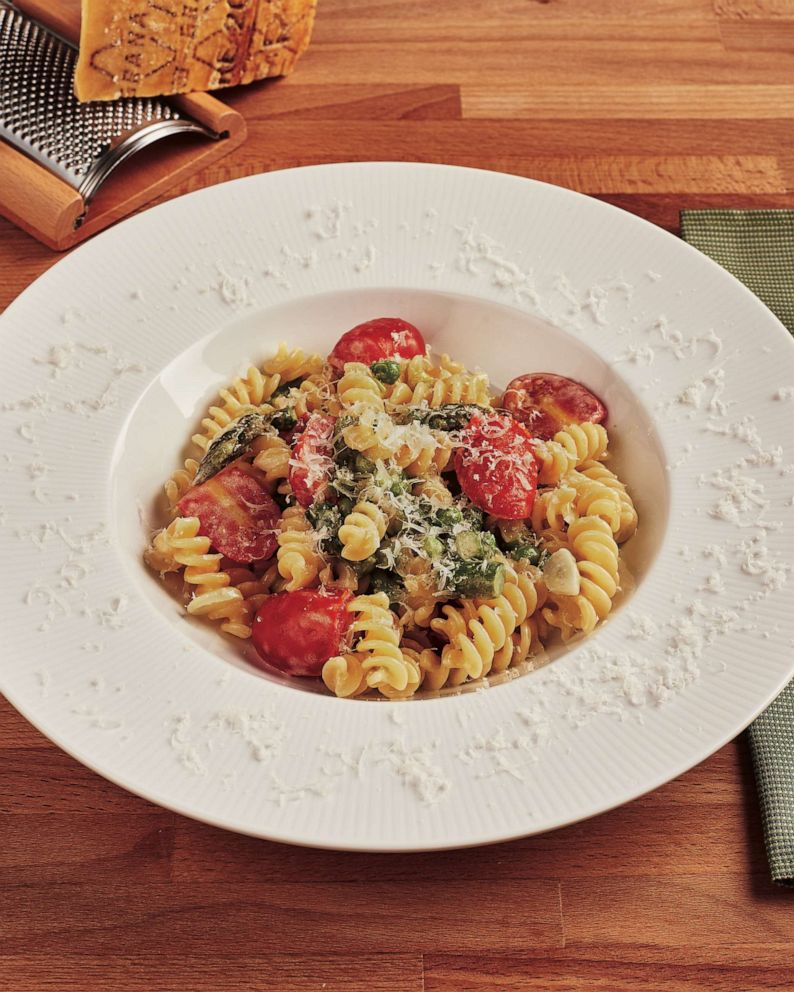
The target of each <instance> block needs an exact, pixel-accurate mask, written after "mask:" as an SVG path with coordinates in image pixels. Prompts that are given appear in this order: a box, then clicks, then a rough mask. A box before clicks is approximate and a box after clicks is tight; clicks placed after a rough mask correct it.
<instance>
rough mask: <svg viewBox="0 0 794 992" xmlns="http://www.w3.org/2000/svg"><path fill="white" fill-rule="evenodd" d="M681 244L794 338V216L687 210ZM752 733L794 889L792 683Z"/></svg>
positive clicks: (775, 863)
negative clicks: (726, 275) (739, 285)
mask: <svg viewBox="0 0 794 992" xmlns="http://www.w3.org/2000/svg"><path fill="white" fill-rule="evenodd" d="M681 236H682V237H683V238H684V240H685V241H688V242H689V243H690V244H691V245H693V246H694V247H695V248H698V249H699V250H700V251H702V252H703V253H704V254H706V255H709V256H710V257H711V258H713V259H714V261H715V262H719V264H720V265H721V266H722V267H723V268H725V269H727V270H728V272H731V273H732V274H733V275H735V276H736V278H737V279H740V280H741V281H742V282H743V283H744V284H745V286H747V288H748V289H750V290H752V292H753V293H755V295H756V296H758V297H759V299H761V300H763V302H764V303H765V304H766V305H767V306H768V307H769V309H770V310H771V311H772V312H773V313H774V314H775V316H776V317H777V318H778V319H779V320H780V321H781V322H782V323H783V324H785V326H786V327H787V328H788V330H789V331H790V332H791V333H792V334H794V210H684V211H682V212H681ZM748 733H749V737H750V749H751V751H752V755H753V765H754V766H755V778H756V784H757V786H758V795H759V799H760V802H761V812H762V815H763V819H764V835H765V838H766V850H767V856H768V858H769V867H770V871H771V874H772V880H773V881H775V882H777V883H779V884H780V885H789V886H794V682H790V683H789V684H788V686H786V688H785V689H784V690H783V692H781V693H780V695H779V696H778V697H777V699H776V700H775V701H774V702H773V703H772V705H771V706H770V707H769V709H767V710H766V712H765V713H762V714H761V716H759V717H758V719H757V720H756V721H755V723H753V724H752V725H751V727H750V729H749V731H748Z"/></svg>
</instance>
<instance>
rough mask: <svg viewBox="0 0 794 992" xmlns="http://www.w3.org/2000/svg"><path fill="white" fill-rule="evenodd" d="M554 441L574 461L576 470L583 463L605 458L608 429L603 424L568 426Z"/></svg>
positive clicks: (587, 423) (557, 434)
mask: <svg viewBox="0 0 794 992" xmlns="http://www.w3.org/2000/svg"><path fill="white" fill-rule="evenodd" d="M553 440H554V441H555V442H556V443H557V444H559V445H560V446H561V447H562V448H564V449H565V451H567V452H568V454H569V455H570V456H571V458H573V459H574V465H573V467H574V468H576V467H578V466H579V465H581V464H582V462H586V461H592V460H593V459H597V460H600V459H601V458H604V457H605V456H606V453H607V445H608V443H609V438H608V437H607V432H606V429H605V428H604V427H602V426H601V424H591V423H589V422H587V421H585V423H583V424H568V426H567V427H564V428H563V429H562V430H560V431H557V433H556V434H555V435H554V438H553Z"/></svg>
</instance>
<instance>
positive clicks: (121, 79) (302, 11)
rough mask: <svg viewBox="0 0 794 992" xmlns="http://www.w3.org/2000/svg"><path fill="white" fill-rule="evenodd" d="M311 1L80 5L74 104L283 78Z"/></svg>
mask: <svg viewBox="0 0 794 992" xmlns="http://www.w3.org/2000/svg"><path fill="white" fill-rule="evenodd" d="M316 3H317V0H201V2H199V0H192V2H185V0H156V2H155V0H82V23H81V29H80V54H79V58H78V62H77V70H76V72H75V80H74V86H75V94H76V95H77V98H78V99H79V100H83V101H88V100H115V99H118V98H119V97H148V96H166V95H168V94H171V93H188V92H192V91H203V90H214V89H220V88H222V87H224V86H238V85H240V84H242V83H250V82H253V81H254V80H256V79H264V78H265V77H267V76H285V75H287V74H288V73H290V72H291V71H292V69H293V68H294V67H295V63H296V62H297V60H298V58H299V56H300V55H301V54H302V53H303V52H304V51H305V50H306V48H307V47H308V45H309V40H310V38H311V31H312V26H313V24H314V13H315V8H316Z"/></svg>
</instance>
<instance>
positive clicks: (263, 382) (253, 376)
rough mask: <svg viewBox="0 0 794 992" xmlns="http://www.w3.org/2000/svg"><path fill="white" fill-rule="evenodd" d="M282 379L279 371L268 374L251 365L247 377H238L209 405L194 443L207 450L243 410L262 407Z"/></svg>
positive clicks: (245, 411) (247, 410) (247, 411)
mask: <svg viewBox="0 0 794 992" xmlns="http://www.w3.org/2000/svg"><path fill="white" fill-rule="evenodd" d="M280 382H281V378H280V376H279V375H278V374H273V375H268V374H265V373H264V372H261V371H260V370H259V369H258V368H257V367H256V366H255V365H251V366H250V367H249V369H248V371H247V372H246V374H245V376H238V377H237V378H236V379H234V380H233V381H232V383H231V385H230V386H228V387H227V388H224V389H221V390H220V391H219V393H218V403H217V404H214V405H213V406H211V407H210V408H209V411H208V412H207V415H206V416H205V417H204V419H203V420H202V421H201V427H202V430H201V432H200V433H196V434H194V435H193V437H192V441H193V443H194V444H195V445H196V447H197V448H199V449H200V450H201V451H206V450H207V448H208V447H209V445H210V442H211V441H212V440H213V439H214V438H215V437H217V436H218V434H220V432H221V431H222V430H224V429H225V428H227V427H228V426H229V424H231V423H232V422H233V421H235V420H237V419H238V418H239V417H242V415H243V414H244V413H250V412H251V411H252V410H256V409H261V408H262V406H263V404H265V403H266V402H267V400H269V399H270V398H271V396H272V395H273V393H274V392H275V391H276V389H278V387H279V383H280Z"/></svg>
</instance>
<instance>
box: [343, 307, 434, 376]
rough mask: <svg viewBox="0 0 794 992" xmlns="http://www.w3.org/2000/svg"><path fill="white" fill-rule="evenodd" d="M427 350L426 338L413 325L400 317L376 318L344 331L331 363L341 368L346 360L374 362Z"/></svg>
mask: <svg viewBox="0 0 794 992" xmlns="http://www.w3.org/2000/svg"><path fill="white" fill-rule="evenodd" d="M426 351H427V345H426V344H425V339H424V338H423V337H422V335H421V333H420V331H418V330H417V328H415V327H414V325H413V324H409V323H408V321H407V320H402V319H401V318H400V317H376V318H375V319H374V320H367V321H365V322H364V323H363V324H358V325H357V326H356V327H354V328H352V330H349V331H348V332H347V333H346V334H343V335H342V337H341V338H340V339H339V340H338V341H337V342H336V344H335V345H334V350H333V351H332V352H331V354H330V355H329V356H328V362H329V363H330V364H331V365H333V366H334V367H335V368H337V369H342V368H344V365H345V362H363V363H364V365H371V364H372V363H373V362H377V361H378V359H379V358H413V357H414V356H415V355H424V354H425V352H426Z"/></svg>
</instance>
